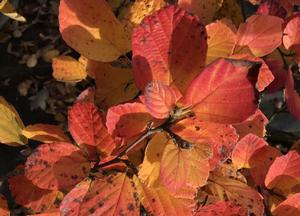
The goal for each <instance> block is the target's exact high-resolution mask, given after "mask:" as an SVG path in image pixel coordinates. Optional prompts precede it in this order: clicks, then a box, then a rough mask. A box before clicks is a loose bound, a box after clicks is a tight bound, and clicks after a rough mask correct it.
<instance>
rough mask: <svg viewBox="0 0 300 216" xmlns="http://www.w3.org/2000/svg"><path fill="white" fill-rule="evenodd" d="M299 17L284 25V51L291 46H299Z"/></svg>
mask: <svg viewBox="0 0 300 216" xmlns="http://www.w3.org/2000/svg"><path fill="white" fill-rule="evenodd" d="M299 26H300V17H298V16H297V17H294V18H293V19H291V20H290V21H289V22H288V24H287V25H286V27H285V29H284V31H283V39H282V40H283V45H284V47H285V48H286V49H291V48H293V46H296V45H300V37H299V33H298V32H299V31H300V28H299Z"/></svg>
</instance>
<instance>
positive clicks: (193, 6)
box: [178, 0, 223, 24]
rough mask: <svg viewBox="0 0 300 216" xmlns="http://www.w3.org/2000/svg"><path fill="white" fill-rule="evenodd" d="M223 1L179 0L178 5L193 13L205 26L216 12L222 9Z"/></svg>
mask: <svg viewBox="0 0 300 216" xmlns="http://www.w3.org/2000/svg"><path fill="white" fill-rule="evenodd" d="M222 3H223V0H201V1H198V0H179V1H178V5H179V6H180V7H182V8H184V9H185V10H187V11H189V12H191V13H195V14H196V15H197V16H198V17H199V18H200V19H203V20H204V23H205V24H208V23H210V22H211V21H212V20H213V18H214V17H215V14H216V12H217V11H218V10H219V9H220V8H221V7H222Z"/></svg>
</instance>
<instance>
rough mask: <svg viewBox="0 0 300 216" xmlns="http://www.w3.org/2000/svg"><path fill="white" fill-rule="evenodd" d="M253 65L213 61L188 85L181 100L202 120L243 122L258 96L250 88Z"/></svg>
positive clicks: (229, 61)
mask: <svg viewBox="0 0 300 216" xmlns="http://www.w3.org/2000/svg"><path fill="white" fill-rule="evenodd" d="M253 66H255V65H254V63H250V62H247V61H239V60H229V59H219V60H217V61H215V62H213V63H212V64H210V65H209V66H207V67H206V68H205V69H204V70H203V71H202V73H201V74H200V75H198V76H197V77H196V78H195V79H194V80H193V82H192V83H191V84H190V86H189V87H188V89H187V92H186V95H185V103H186V104H187V105H190V106H192V109H193V111H194V112H195V114H196V116H197V117H198V118H199V119H200V120H202V121H212V122H218V123H225V124H232V123H239V122H242V121H244V120H245V119H247V118H248V117H249V116H250V115H252V114H253V113H254V112H255V110H256V108H257V99H258V95H257V92H256V91H255V89H254V85H255V83H256V79H257V74H256V73H254V72H257V70H255V69H256V68H253ZM250 69H254V71H253V70H250ZM199 90H200V91H199Z"/></svg>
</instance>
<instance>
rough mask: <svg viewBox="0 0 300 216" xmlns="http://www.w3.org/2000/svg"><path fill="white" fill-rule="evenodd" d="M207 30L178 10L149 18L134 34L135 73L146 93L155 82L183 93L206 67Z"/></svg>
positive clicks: (160, 13) (193, 17) (166, 11)
mask: <svg viewBox="0 0 300 216" xmlns="http://www.w3.org/2000/svg"><path fill="white" fill-rule="evenodd" d="M206 39H207V36H206V30H205V28H204V26H203V25H202V24H201V23H200V21H199V19H198V18H197V17H195V16H193V15H191V14H189V13H187V12H186V11H184V10H182V9H180V8H179V7H177V6H174V5H173V6H168V7H166V8H164V9H161V10H159V11H157V12H155V13H153V14H152V15H150V16H148V17H146V18H145V19H144V20H143V22H142V23H141V24H140V25H139V26H138V27H136V28H135V29H134V31H133V34H132V52H133V72H134V78H135V82H136V85H137V87H138V88H139V89H140V90H142V91H143V90H144V88H145V87H146V85H147V84H148V83H149V82H150V81H153V80H159V81H161V82H162V83H164V84H165V85H175V86H177V87H178V88H179V90H180V91H181V92H184V90H185V89H186V87H187V84H188V83H189V82H190V81H191V80H192V79H193V78H194V77H195V76H196V75H197V74H198V73H199V72H200V71H201V68H202V67H203V65H204V63H205V58H206V51H207V42H206Z"/></svg>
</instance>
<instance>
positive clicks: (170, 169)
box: [159, 140, 210, 196]
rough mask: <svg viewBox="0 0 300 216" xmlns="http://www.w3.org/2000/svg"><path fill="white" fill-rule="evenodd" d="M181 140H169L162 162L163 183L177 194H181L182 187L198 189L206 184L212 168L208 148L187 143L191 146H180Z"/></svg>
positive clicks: (161, 178)
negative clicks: (210, 167)
mask: <svg viewBox="0 0 300 216" xmlns="http://www.w3.org/2000/svg"><path fill="white" fill-rule="evenodd" d="M180 141H181V140H179V141H177V142H178V143H175V142H174V141H173V140H169V141H168V142H167V144H166V147H165V149H164V151H163V153H162V157H161V162H160V163H161V164H160V177H159V179H160V181H161V184H162V185H164V186H165V187H166V188H167V189H168V191H169V192H170V193H171V194H173V195H175V196H178V195H179V196H180V193H181V191H182V189H185V188H188V187H191V188H193V189H194V190H195V191H196V189H197V188H198V187H201V186H203V185H205V184H206V181H207V179H208V176H209V170H210V169H209V161H208V158H209V154H207V151H206V149H205V150H203V149H202V148H201V146H198V145H193V144H187V143H184V144H187V145H189V146H186V148H182V147H179V146H178V145H180V143H179V142H180Z"/></svg>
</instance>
